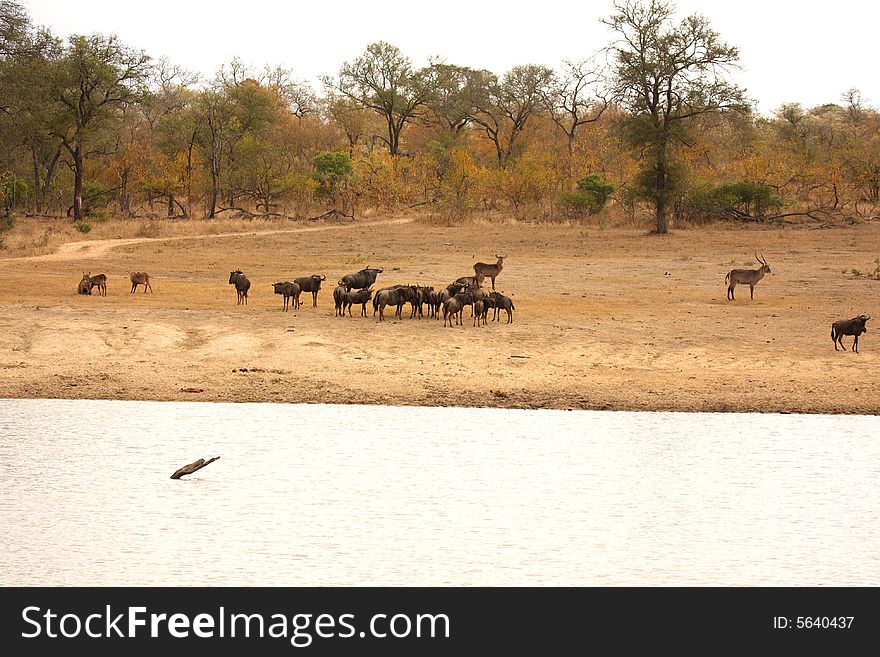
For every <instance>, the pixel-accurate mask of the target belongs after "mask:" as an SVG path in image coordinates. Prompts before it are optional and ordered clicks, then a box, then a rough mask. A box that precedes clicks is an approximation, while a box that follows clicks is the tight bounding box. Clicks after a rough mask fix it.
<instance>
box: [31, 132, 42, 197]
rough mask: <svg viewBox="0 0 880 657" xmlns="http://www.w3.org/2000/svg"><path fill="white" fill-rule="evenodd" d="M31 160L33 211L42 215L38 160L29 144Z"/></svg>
mask: <svg viewBox="0 0 880 657" xmlns="http://www.w3.org/2000/svg"><path fill="white" fill-rule="evenodd" d="M31 159H32V161H33V165H34V209H35V210H36V213H37V214H42V213H43V198H42V197H43V194H42V191H43V183H42V181H41V180H40V160H39V158H38V157H37V149H36V148H35V147H34V145H33V144H31Z"/></svg>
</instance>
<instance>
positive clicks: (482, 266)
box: [474, 255, 507, 290]
mask: <svg viewBox="0 0 880 657" xmlns="http://www.w3.org/2000/svg"><path fill="white" fill-rule="evenodd" d="M495 257H496V258H498V260H497V261H496V262H495V264H494V265H491V264H487V263H485V262H478V263H476V264H475V265H474V274H475V277H476V279H477V287H482V285H483V279H484V278H486V277H487V276H488V277H489V278H491V279H492V289H493V290H494V289H495V277H496V276H498V274H500V273H501V270H502V269H504V258H506V257H507V256H500V255H496V256H495Z"/></svg>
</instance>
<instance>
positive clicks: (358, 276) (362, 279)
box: [339, 267, 383, 292]
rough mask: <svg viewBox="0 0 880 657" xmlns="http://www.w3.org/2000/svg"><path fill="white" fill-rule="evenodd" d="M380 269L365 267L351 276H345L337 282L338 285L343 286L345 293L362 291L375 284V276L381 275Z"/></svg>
mask: <svg viewBox="0 0 880 657" xmlns="http://www.w3.org/2000/svg"><path fill="white" fill-rule="evenodd" d="M382 271H383V270H382V269H379V268H371V267H365V268H364V269H361V270H360V271H358V272H355V273H353V274H346V275H345V276H343V277H342V278H341V279H340V280H339V285H344V286H345V291H346V292H351V290H352V288H353V289H355V290H363V289H366V288H368V287H370V286H371V285H373V284H374V283H375V282H376V276H378V275H379V274H381V273H382Z"/></svg>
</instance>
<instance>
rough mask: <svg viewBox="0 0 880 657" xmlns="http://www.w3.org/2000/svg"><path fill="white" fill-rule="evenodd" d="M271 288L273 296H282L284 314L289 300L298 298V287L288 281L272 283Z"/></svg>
mask: <svg viewBox="0 0 880 657" xmlns="http://www.w3.org/2000/svg"><path fill="white" fill-rule="evenodd" d="M272 287H273V288H275V294H281V295H283V297H284V308H283V312H286V311H287V309H288V307H289V306H290V298H291V297H293V298H294V300H295V299H296V298H297V297H298V296H299V292H300V289H299V285H297V284H296V283H291V282H289V281H284V282H283V283H272ZM245 296H247V295H245ZM294 310H296V308H294Z"/></svg>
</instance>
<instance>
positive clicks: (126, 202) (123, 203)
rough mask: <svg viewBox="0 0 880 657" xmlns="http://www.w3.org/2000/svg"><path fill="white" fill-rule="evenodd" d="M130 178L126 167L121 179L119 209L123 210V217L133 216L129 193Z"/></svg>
mask: <svg viewBox="0 0 880 657" xmlns="http://www.w3.org/2000/svg"><path fill="white" fill-rule="evenodd" d="M128 176H129V169H128V167H126V168H125V169H124V170H123V171H122V175H121V176H120V177H119V209H120V210H122V214H123V216H126V217H130V216H131V196H130V195H129V193H128Z"/></svg>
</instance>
